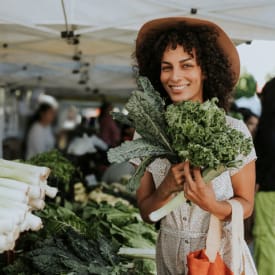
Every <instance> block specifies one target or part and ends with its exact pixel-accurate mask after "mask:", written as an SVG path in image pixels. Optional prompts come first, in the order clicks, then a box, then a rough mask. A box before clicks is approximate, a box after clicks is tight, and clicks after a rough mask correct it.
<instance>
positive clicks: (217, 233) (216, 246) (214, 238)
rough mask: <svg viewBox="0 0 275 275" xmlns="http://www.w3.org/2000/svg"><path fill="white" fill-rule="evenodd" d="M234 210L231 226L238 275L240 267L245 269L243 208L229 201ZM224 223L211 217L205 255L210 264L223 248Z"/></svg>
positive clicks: (235, 201) (233, 257) (233, 263)
mask: <svg viewBox="0 0 275 275" xmlns="http://www.w3.org/2000/svg"><path fill="white" fill-rule="evenodd" d="M227 202H228V203H230V205H231V208H232V214H231V224H232V266H233V270H232V271H233V272H234V274H238V272H239V271H238V270H239V268H240V266H242V269H244V266H243V265H242V263H243V254H244V252H243V248H242V242H243V240H244V227H243V226H244V225H243V207H242V205H241V203H240V202H239V201H237V200H235V199H231V200H228V201H227ZM221 237H222V222H221V221H220V220H219V219H218V218H217V217H216V216H214V215H213V214H212V215H211V216H210V223H209V229H208V233H207V238H206V250H205V253H206V255H207V257H208V259H209V261H210V262H214V261H215V259H216V256H217V252H219V250H220V247H221Z"/></svg>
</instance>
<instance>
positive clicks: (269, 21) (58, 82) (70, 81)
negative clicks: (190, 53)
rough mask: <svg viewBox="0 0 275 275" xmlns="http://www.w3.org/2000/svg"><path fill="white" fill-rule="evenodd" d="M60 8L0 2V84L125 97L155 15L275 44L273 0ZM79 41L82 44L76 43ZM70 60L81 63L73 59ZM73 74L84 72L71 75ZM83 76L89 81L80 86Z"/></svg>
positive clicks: (121, 1) (88, 1) (162, 0)
mask: <svg viewBox="0 0 275 275" xmlns="http://www.w3.org/2000/svg"><path fill="white" fill-rule="evenodd" d="M63 3H64V6H62V1H61V0H47V1H45V0H24V1H20V0H9V1H3V0H0V5H1V9H0V37H1V43H2V45H1V49H0V85H1V86H9V87H17V86H26V87H37V86H40V87H44V88H46V89H51V90H52V91H55V92H56V93H58V94H59V95H61V96H66V95H70V96H72V95H76V94H77V96H81V95H82V96H85V97H87V95H88V94H87V92H89V91H91V94H92V93H93V91H94V89H99V91H100V93H103V94H108V95H116V96H119V97H120V96H121V97H126V96H128V95H129V92H130V91H131V90H132V89H133V88H134V86H135V81H134V79H133V77H132V68H131V65H132V63H133V61H132V59H131V53H132V51H133V45H134V40H135V37H136V34H137V30H138V29H139V28H140V26H141V25H142V24H143V23H144V22H146V21H148V20H150V19H153V18H158V17H167V16H193V17H199V18H205V19H209V20H212V21H214V22H216V23H218V24H219V25H221V26H222V27H223V28H224V29H225V30H226V32H227V33H228V34H229V35H230V36H231V38H232V39H233V40H234V41H235V42H236V43H241V42H246V41H251V40H254V39H262V40H275V17H274V14H275V1H274V0H233V1H221V0H131V1H129V0H116V1H111V0H64V2H63ZM64 10H65V15H66V19H65V16H64ZM66 21H67V29H66V24H65V23H66ZM66 30H68V31H73V34H74V38H77V39H74V38H71V39H65V38H61V32H62V31H66ZM78 35H79V37H77V36H78ZM76 40H79V44H75V45H74V43H75V42H76ZM80 51H81V53H82V54H80V53H79V52H80ZM73 56H74V59H79V58H80V60H73V59H72V57H73ZM73 70H74V71H75V72H77V71H80V73H75V74H73V73H72V71H73ZM80 79H81V80H82V82H84V83H85V84H82V85H81V84H79V80H80ZM87 87H89V88H90V90H89V89H87Z"/></svg>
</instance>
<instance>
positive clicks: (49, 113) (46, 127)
mask: <svg viewBox="0 0 275 275" xmlns="http://www.w3.org/2000/svg"><path fill="white" fill-rule="evenodd" d="M57 106H58V104H57V102H56V101H53V102H41V103H40V104H39V107H38V109H37V111H36V112H35V114H34V115H33V117H32V119H31V122H30V126H29V131H28V132H27V140H26V154H25V158H26V159H30V158H31V157H33V156H35V155H36V154H39V153H43V152H47V151H50V150H51V149H53V148H54V145H55V138H54V135H53V130H52V125H53V123H54V121H55V118H56V114H57Z"/></svg>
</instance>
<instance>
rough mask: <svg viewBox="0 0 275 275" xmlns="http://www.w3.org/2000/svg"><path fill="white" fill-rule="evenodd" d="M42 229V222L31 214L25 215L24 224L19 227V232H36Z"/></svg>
mask: <svg viewBox="0 0 275 275" xmlns="http://www.w3.org/2000/svg"><path fill="white" fill-rule="evenodd" d="M41 228H42V220H41V219H40V218H39V217H37V216H35V215H33V214H32V213H30V212H29V213H27V215H26V218H25V220H24V222H23V223H22V224H21V225H20V231H26V230H30V229H31V230H32V231H38V230H39V229H41Z"/></svg>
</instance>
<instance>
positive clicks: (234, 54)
mask: <svg viewBox="0 0 275 275" xmlns="http://www.w3.org/2000/svg"><path fill="white" fill-rule="evenodd" d="M180 22H183V23H185V25H186V26H190V27H192V28H193V29H194V28H195V27H202V26H208V27H210V28H212V29H213V30H214V31H215V32H216V33H217V34H218V37H217V43H218V46H219V47H220V49H221V50H222V51H223V53H224V55H225V56H226V57H227V59H228V61H229V63H230V66H231V70H232V72H233V74H234V85H236V83H237V82H238V79H239V76H240V58H239V54H238V51H237V49H236V47H235V45H234V43H233V42H232V40H231V39H230V38H229V36H228V35H227V34H226V33H225V32H224V31H223V30H222V29H221V28H220V27H219V26H218V25H216V24H215V23H213V22H211V21H207V20H201V19H197V18H190V17H166V18H158V19H154V20H151V21H148V22H146V23H145V24H144V25H143V26H142V27H141V28H140V30H139V32H138V35H137V40H136V49H138V48H139V47H140V46H141V45H142V43H144V42H145V41H146V39H147V37H148V34H150V33H153V32H155V31H156V32H161V30H167V29H169V28H173V27H174V26H176V25H177V24H178V23H180ZM205 46H206V47H207V45H205Z"/></svg>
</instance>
